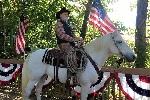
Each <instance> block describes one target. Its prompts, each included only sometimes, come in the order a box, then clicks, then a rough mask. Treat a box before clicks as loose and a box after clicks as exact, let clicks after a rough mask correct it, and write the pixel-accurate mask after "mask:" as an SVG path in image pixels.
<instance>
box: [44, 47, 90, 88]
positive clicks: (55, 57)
mask: <svg viewBox="0 0 150 100" xmlns="http://www.w3.org/2000/svg"><path fill="white" fill-rule="evenodd" d="M71 55H72V54H68V55H66V53H65V52H62V51H61V50H60V49H58V48H54V49H47V50H46V51H45V54H44V56H43V59H42V62H43V63H46V64H50V65H53V66H54V80H55V82H58V81H59V80H58V68H67V85H69V84H70V82H71V77H72V78H73V80H72V81H73V84H74V85H75V84H78V82H77V77H76V73H77V72H79V71H84V69H85V67H86V64H87V58H86V56H85V55H84V54H83V53H82V52H81V51H80V49H75V51H73V55H75V56H76V57H75V60H76V62H77V66H75V63H74V61H72V58H73V57H71ZM66 57H67V59H66ZM69 81H70V82H69Z"/></svg>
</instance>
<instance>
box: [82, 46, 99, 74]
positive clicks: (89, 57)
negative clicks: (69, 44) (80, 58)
mask: <svg viewBox="0 0 150 100" xmlns="http://www.w3.org/2000/svg"><path fill="white" fill-rule="evenodd" d="M80 49H82V51H83V53H84V54H85V55H86V57H87V58H88V59H89V61H90V62H91V64H92V65H93V67H94V68H95V70H96V72H97V74H98V73H99V72H100V71H99V68H98V65H97V63H96V62H95V61H94V60H93V59H92V57H91V56H90V55H89V54H88V53H87V52H86V51H85V50H84V48H83V47H81V48H80Z"/></svg>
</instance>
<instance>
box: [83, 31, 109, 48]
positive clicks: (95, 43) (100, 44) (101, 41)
mask: <svg viewBox="0 0 150 100" xmlns="http://www.w3.org/2000/svg"><path fill="white" fill-rule="evenodd" d="M109 38H110V35H109V34H107V35H105V36H101V37H97V38H95V39H93V40H92V41H91V42H90V43H88V44H87V45H85V49H87V50H88V51H89V49H95V50H96V51H99V50H100V49H102V48H104V47H105V43H106V42H108V40H109Z"/></svg>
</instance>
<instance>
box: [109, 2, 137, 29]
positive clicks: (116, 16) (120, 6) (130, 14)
mask: <svg viewBox="0 0 150 100" xmlns="http://www.w3.org/2000/svg"><path fill="white" fill-rule="evenodd" d="M136 2H137V0H118V1H117V2H115V3H113V4H110V5H109V6H108V7H109V8H111V9H113V12H107V14H108V16H109V18H110V19H111V20H114V21H120V22H123V25H125V26H126V27H130V28H135V23H136V13H137V12H136V8H134V9H133V10H132V11H131V8H130V6H131V4H136Z"/></svg>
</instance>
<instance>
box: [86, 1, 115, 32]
mask: <svg viewBox="0 0 150 100" xmlns="http://www.w3.org/2000/svg"><path fill="white" fill-rule="evenodd" d="M89 24H91V25H93V26H94V27H96V28H98V30H99V31H101V33H102V35H106V34H109V33H112V32H114V31H115V30H116V27H115V25H114V24H113V23H112V21H111V20H110V19H109V17H108V15H107V14H106V12H105V10H104V8H103V6H102V5H101V2H100V0H94V1H93V4H92V7H91V11H90V14H89Z"/></svg>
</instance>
